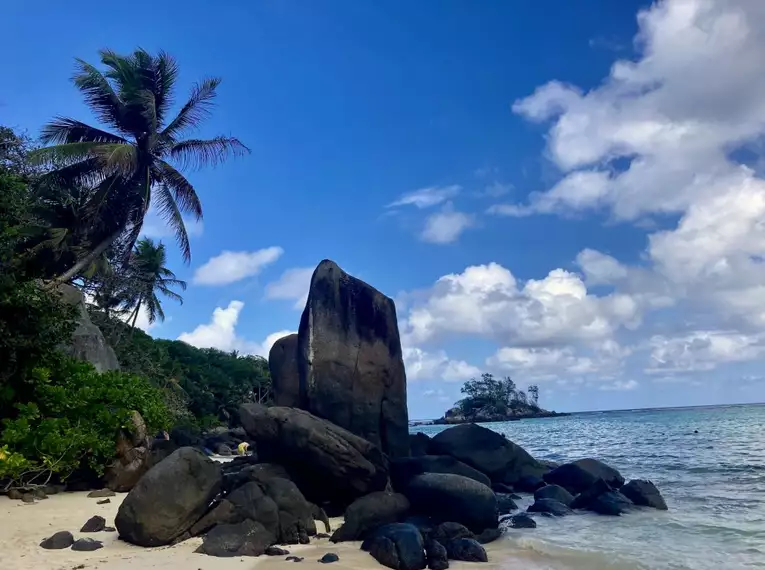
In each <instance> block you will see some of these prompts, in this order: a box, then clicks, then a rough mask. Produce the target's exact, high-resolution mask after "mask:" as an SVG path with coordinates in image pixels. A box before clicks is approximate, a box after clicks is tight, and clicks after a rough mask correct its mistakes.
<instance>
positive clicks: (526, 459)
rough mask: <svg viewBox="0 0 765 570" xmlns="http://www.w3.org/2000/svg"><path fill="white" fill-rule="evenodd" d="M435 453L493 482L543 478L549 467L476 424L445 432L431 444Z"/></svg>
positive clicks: (513, 481) (510, 482)
mask: <svg viewBox="0 0 765 570" xmlns="http://www.w3.org/2000/svg"><path fill="white" fill-rule="evenodd" d="M431 449H432V450H433V453H438V454H441V455H451V456H452V457H454V458H456V459H459V460H460V461H462V462H463V463H467V464H468V465H470V466H471V467H473V468H475V469H478V471H480V472H481V473H484V474H486V475H488V476H489V478H490V479H491V481H492V483H505V484H508V485H512V484H514V483H516V482H517V481H518V480H520V479H521V478H523V477H525V476H531V475H533V476H537V477H541V475H542V474H544V473H545V472H547V470H548V468H547V467H546V466H545V465H543V464H542V463H540V462H539V461H537V460H536V459H534V458H533V457H532V456H531V455H529V454H528V452H526V450H525V449H523V448H522V447H521V446H519V445H516V444H514V443H513V442H512V441H510V440H509V439H507V438H506V437H504V436H502V435H501V434H499V433H497V432H495V431H492V430H490V429H487V428H485V427H482V426H479V425H476V424H462V425H458V426H454V427H451V428H449V429H446V430H444V431H442V432H441V433H439V434H438V435H436V436H435V437H434V438H433V440H432V442H431Z"/></svg>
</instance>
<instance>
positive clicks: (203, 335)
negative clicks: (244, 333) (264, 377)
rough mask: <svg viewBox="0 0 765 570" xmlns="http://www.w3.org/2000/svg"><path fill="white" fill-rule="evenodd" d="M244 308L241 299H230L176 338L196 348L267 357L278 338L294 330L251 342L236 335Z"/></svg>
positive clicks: (279, 332) (276, 333)
mask: <svg viewBox="0 0 765 570" xmlns="http://www.w3.org/2000/svg"><path fill="white" fill-rule="evenodd" d="M242 309H244V303H243V302H241V301H231V302H230V303H229V304H228V306H227V307H225V308H224V307H216V309H215V310H214V311H213V314H212V318H211V319H210V322H209V323H206V324H203V325H199V326H198V327H196V328H195V329H194V330H193V331H191V332H188V333H181V335H180V336H178V340H181V341H183V342H186V343H188V344H190V345H192V346H196V347H197V348H217V349H218V350H223V351H226V352H229V351H233V350H236V351H238V352H240V353H242V354H255V355H259V356H263V357H265V358H268V352H269V351H270V350H271V347H272V346H273V344H274V343H275V342H276V341H277V340H279V339H280V338H282V337H284V336H287V335H289V334H293V332H295V331H287V330H283V331H278V332H275V333H271V334H270V335H268V336H267V337H266V338H265V339H264V340H263V341H262V342H252V341H249V340H246V339H244V338H241V337H240V336H238V335H237V332H236V325H237V323H238V321H239V315H240V314H241V312H242Z"/></svg>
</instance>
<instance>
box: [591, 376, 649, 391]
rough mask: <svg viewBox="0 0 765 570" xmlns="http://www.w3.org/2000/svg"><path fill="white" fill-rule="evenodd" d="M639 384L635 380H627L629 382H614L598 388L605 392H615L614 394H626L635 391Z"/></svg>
mask: <svg viewBox="0 0 765 570" xmlns="http://www.w3.org/2000/svg"><path fill="white" fill-rule="evenodd" d="M639 386H640V384H639V383H638V381H637V380H634V379H629V380H615V381H614V382H612V383H610V384H603V385H602V386H599V388H600V389H601V390H607V391H616V392H627V391H630V390H635V389H636V388H638V387H639Z"/></svg>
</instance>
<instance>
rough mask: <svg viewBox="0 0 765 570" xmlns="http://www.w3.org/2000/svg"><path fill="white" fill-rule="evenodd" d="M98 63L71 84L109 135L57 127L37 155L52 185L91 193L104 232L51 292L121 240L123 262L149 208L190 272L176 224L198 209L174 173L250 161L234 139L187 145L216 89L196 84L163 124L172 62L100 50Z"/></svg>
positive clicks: (71, 123) (63, 124) (68, 122)
mask: <svg viewBox="0 0 765 570" xmlns="http://www.w3.org/2000/svg"><path fill="white" fill-rule="evenodd" d="M100 56H101V63H102V64H103V65H104V66H105V70H104V71H100V70H99V69H97V68H96V67H95V66H93V65H91V64H89V63H87V62H85V61H83V60H81V59H78V60H76V61H77V71H76V73H75V75H74V77H73V82H74V85H75V86H76V87H77V88H78V89H79V90H80V92H81V93H82V94H83V96H84V98H85V102H86V103H87V104H88V106H89V107H90V108H91V110H92V111H93V113H94V114H95V116H96V117H97V118H98V120H99V121H100V122H101V123H102V124H104V125H106V127H107V128H110V129H111V131H113V132H110V131H108V130H105V129H101V128H97V127H92V126H90V125H87V124H86V123H83V122H80V121H78V120H76V119H70V118H66V117H56V118H55V119H54V120H53V121H51V122H50V123H49V124H47V125H46V126H45V127H44V128H43V131H42V136H41V140H42V142H43V143H44V144H48V145H51V146H48V147H45V148H42V149H39V150H38V151H36V152H35V153H34V155H35V158H36V161H37V162H38V163H40V164H46V165H48V166H51V167H52V168H53V169H52V171H51V172H50V173H49V174H48V175H47V177H48V178H49V179H51V180H52V181H54V182H56V183H58V184H62V183H63V184H82V185H86V186H88V187H89V188H92V190H93V198H92V200H90V202H89V204H88V207H89V209H90V211H91V215H92V216H94V219H99V220H100V222H101V223H100V225H101V227H102V228H105V230H106V231H105V232H104V233H103V234H102V235H100V236H99V239H98V240H93V242H94V246H93V247H92V249H91V250H90V251H89V252H88V254H87V255H85V256H83V257H81V258H79V259H78V260H77V262H76V263H74V265H73V266H72V267H70V268H69V269H68V270H67V271H65V272H64V273H63V274H62V275H60V276H59V277H58V278H57V279H56V280H55V283H61V282H65V281H69V280H70V279H72V278H73V277H74V276H76V275H77V274H78V273H79V272H80V271H82V270H83V268H85V267H88V266H89V265H90V264H91V263H92V261H93V260H94V259H96V258H98V257H99V256H101V255H102V254H103V252H104V251H106V250H107V249H108V248H109V247H110V246H112V245H113V244H114V243H115V242H116V241H117V240H118V238H120V240H121V241H122V242H123V244H124V245H125V246H126V249H125V251H126V252H130V251H131V250H132V249H133V245H134V244H135V243H136V241H137V240H138V237H139V236H140V233H141V227H142V225H143V219H144V216H145V215H146V212H147V210H148V209H149V206H150V205H151V204H152V202H153V203H154V205H155V207H156V208H157V210H158V212H159V214H160V215H161V216H162V217H163V218H164V219H165V221H166V222H167V224H168V225H169V226H170V227H171V228H172V229H173V231H174V232H175V236H176V240H177V242H178V245H179V246H180V249H181V252H182V253H183V258H184V261H185V262H186V263H188V262H189V261H190V259H191V250H190V246H189V238H188V234H187V232H186V227H185V224H184V220H183V214H187V215H190V216H191V217H193V218H194V219H196V220H200V219H201V218H202V205H201V203H200V201H199V197H198V196H197V193H196V190H195V189H194V187H193V186H192V184H191V183H190V182H189V181H188V180H187V179H186V178H185V177H184V176H183V174H181V171H182V170H183V169H184V168H186V167H202V166H208V165H209V166H214V165H216V164H218V163H219V162H222V161H223V160H224V159H226V158H228V157H230V156H236V155H242V154H244V153H248V152H249V149H248V148H247V147H246V146H245V145H243V144H242V143H241V142H240V141H239V139H236V138H233V137H225V136H217V137H214V138H211V139H197V138H184V137H185V136H187V135H188V133H189V132H190V131H192V130H193V129H195V128H196V127H198V126H199V125H200V123H201V122H202V121H203V120H204V119H205V118H207V117H208V116H209V115H210V111H211V108H212V105H213V101H214V99H215V96H216V89H217V87H218V85H220V79H217V78H208V79H204V80H202V81H201V82H200V83H198V84H195V85H194V87H193V88H192V90H191V96H190V97H189V99H188V100H187V101H186V103H185V104H184V105H183V106H182V107H181V109H180V111H179V112H178V114H177V115H175V117H174V118H172V119H170V118H169V117H170V110H171V106H172V102H173V95H174V91H175V83H176V80H177V78H178V66H177V64H176V62H175V60H174V59H173V58H172V57H170V56H169V55H167V54H166V53H165V52H162V51H160V52H159V53H158V54H157V55H156V56H153V55H150V54H149V53H147V52H146V51H145V50H143V49H138V50H136V51H135V52H133V53H132V54H131V55H126V56H125V55H119V54H117V53H115V52H113V51H111V50H102V51H101V52H100Z"/></svg>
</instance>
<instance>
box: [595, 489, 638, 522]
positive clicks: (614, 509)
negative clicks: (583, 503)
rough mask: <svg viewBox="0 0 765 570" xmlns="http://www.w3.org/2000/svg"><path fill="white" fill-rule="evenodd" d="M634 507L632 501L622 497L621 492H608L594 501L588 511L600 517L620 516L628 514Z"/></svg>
mask: <svg viewBox="0 0 765 570" xmlns="http://www.w3.org/2000/svg"><path fill="white" fill-rule="evenodd" d="M632 507H633V503H632V501H630V500H629V499H628V498H627V497H625V496H624V495H622V494H621V493H620V492H619V491H608V492H607V493H602V494H601V495H598V497H597V498H596V499H595V500H594V501H592V502H591V503H590V504H589V505H588V506H587V510H589V511H592V512H595V513H598V514H599V515H610V516H619V515H621V514H623V513H626V512H627V511H629V510H630V509H631V508H632Z"/></svg>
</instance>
